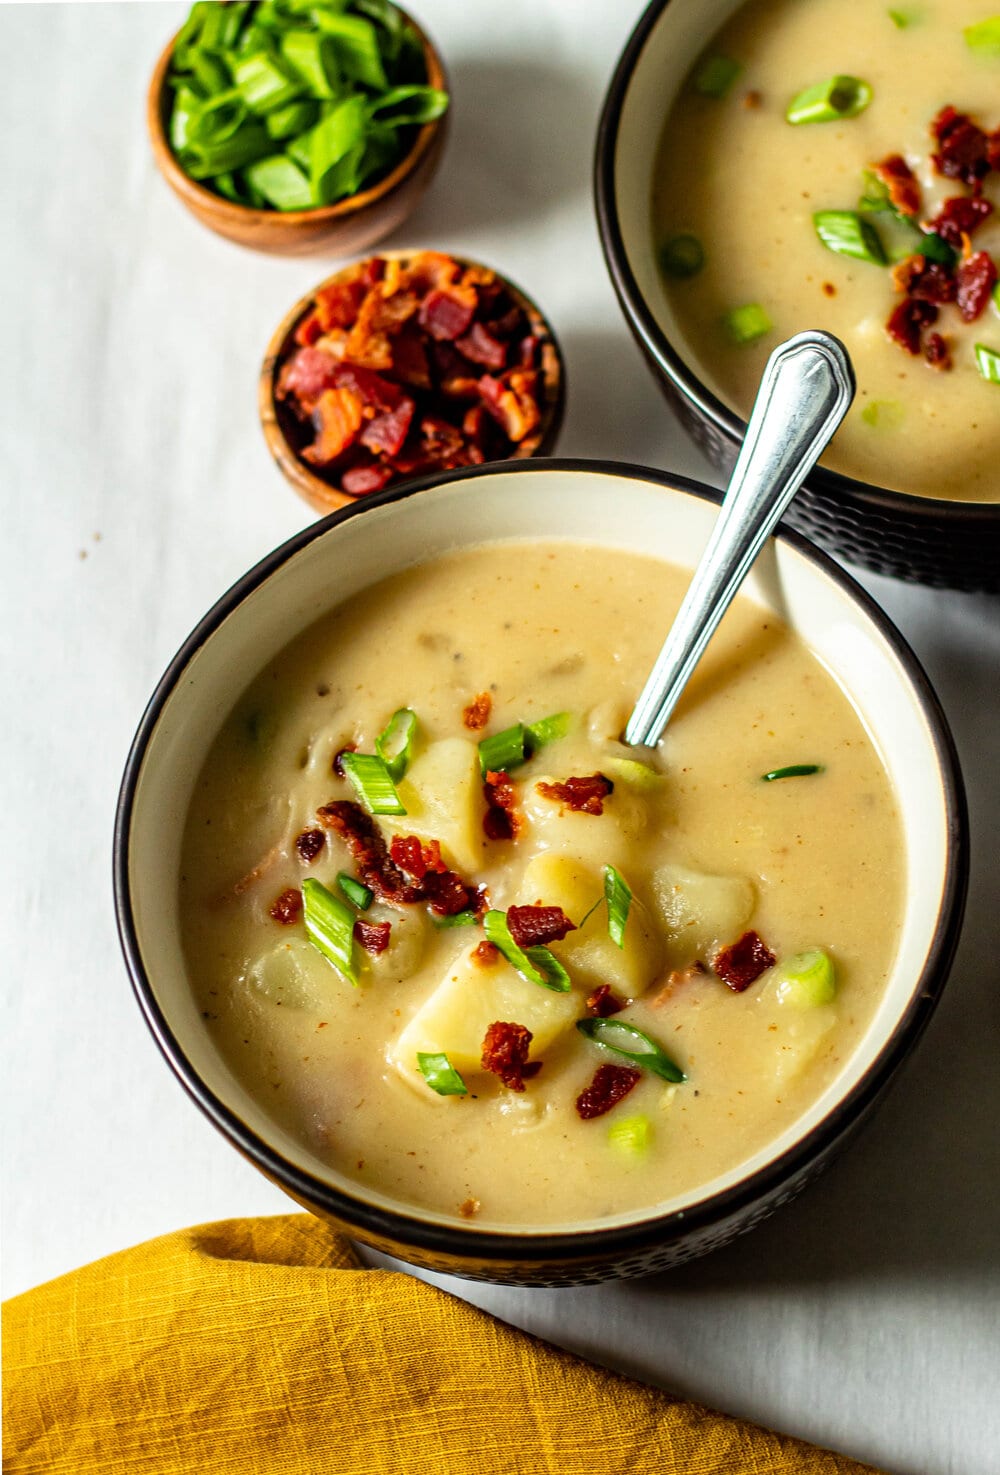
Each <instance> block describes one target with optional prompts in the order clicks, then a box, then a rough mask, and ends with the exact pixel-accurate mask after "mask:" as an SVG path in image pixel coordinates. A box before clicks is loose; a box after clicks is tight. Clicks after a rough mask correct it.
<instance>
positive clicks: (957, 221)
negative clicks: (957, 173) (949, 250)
mask: <svg viewBox="0 0 1000 1475" xmlns="http://www.w3.org/2000/svg"><path fill="white" fill-rule="evenodd" d="M992 214H993V206H992V204H991V203H990V201H989V200H985V199H983V197H982V195H953V196H952V197H951V199H948V200H945V202H944V204H943V205H942V206H941V209H940V210H939V211H938V213H937V215H935V217H934V219H933V220H928V221H927V223H926V224H925V226H924V229H925V230H927V231H932V232H933V233H934V235H936V236H940V237H941V239H942V241H947V242H948V245H949V246H954V248H955V250H956V251H960V250H961V249H962V237H963V236H971V235H972V232H973V231H974V230H975V229H976V227H977V226H980V225H982V223H983V221H984V220H986V219H988V217H989V216H991V215H992Z"/></svg>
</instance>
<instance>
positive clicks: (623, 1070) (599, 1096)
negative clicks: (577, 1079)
mask: <svg viewBox="0 0 1000 1475" xmlns="http://www.w3.org/2000/svg"><path fill="white" fill-rule="evenodd" d="M641 1076H642V1071H641V1070H634V1069H633V1068H632V1066H630V1065H599V1066H598V1067H597V1070H596V1072H595V1074H594V1079H593V1080H592V1081H591V1083H590V1085H589V1086H587V1087H586V1089H585V1090H583V1091H581V1092H580V1094H579V1096H578V1097H577V1098H576V1113H577V1116H579V1117H582V1119H583V1120H584V1121H585V1122H589V1121H592V1120H593V1119H594V1117H598V1116H603V1115H604V1113H605V1112H606V1111H610V1110H611V1108H612V1107H613V1106H617V1105H618V1102H619V1101H621V1100H622V1099H623V1098H624V1097H626V1096H627V1095H628V1093H629V1092H630V1091H631V1090H632V1088H633V1086H635V1085H637V1084H638V1082H639V1079H640V1077H641Z"/></svg>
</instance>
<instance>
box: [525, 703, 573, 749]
mask: <svg viewBox="0 0 1000 1475" xmlns="http://www.w3.org/2000/svg"><path fill="white" fill-rule="evenodd" d="M575 720H576V719H575V718H574V716H573V713H572V712H553V714H552V716H551V717H540V718H539V720H538V721H537V722H529V723H527V724H526V725H525V729H524V731H525V734H526V738H525V751H526V753H527V755H528V756H529V757H530V755H531V754H532V753H534V752H535V751H536V750H537V749H538V748H544V747H545V745H546V743H554V742H555V741H556V739H557V738H563V737H565V736H566V734H567V733H568V732H570V731H571V729H572V727H573V723H574V721H575Z"/></svg>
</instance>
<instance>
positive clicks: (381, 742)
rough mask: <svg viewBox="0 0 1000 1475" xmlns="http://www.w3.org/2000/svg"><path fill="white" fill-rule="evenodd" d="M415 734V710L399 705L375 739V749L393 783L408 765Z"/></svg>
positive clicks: (396, 781)
mask: <svg viewBox="0 0 1000 1475" xmlns="http://www.w3.org/2000/svg"><path fill="white" fill-rule="evenodd" d="M416 735H417V714H416V712H414V711H412V710H411V709H410V708H409V707H400V708H399V710H398V711H397V712H393V714H392V716H391V717H390V718H389V721H388V722H387V723H386V725H385V727H384V728H383V729H382V731H381V732H380V733H379V735H378V737H377V738H376V739H375V751H376V753H377V754H378V756H379V757H380V758H381V759H382V762H383V763H384V764H385V766H386V768H387V769H388V770H389V777H390V778H391V779H392V781H393V783H398V782H399V780H400V779H401V778H402V777H403V774H404V773H405V772H406V770H407V769H408V768H409V766H410V759H411V758H412V757H413V743H414V739H415V738H416Z"/></svg>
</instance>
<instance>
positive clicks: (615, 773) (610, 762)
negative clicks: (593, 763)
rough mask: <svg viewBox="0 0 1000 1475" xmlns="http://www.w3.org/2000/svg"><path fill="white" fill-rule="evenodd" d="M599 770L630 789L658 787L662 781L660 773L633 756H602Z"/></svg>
mask: <svg viewBox="0 0 1000 1475" xmlns="http://www.w3.org/2000/svg"><path fill="white" fill-rule="evenodd" d="M601 771H602V772H603V773H605V774H607V776H608V777H609V778H613V779H615V780H620V781H621V782H622V783H623V784H625V785H626V786H627V787H628V788H632V789H645V790H650V789H659V788H660V787H661V786H662V784H663V781H664V780H663V774H662V773H659V772H658V771H657V770H656V769H655V768H650V766H649V764H648V763H639V762H637V761H636V759H635V758H602V759H601Z"/></svg>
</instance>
